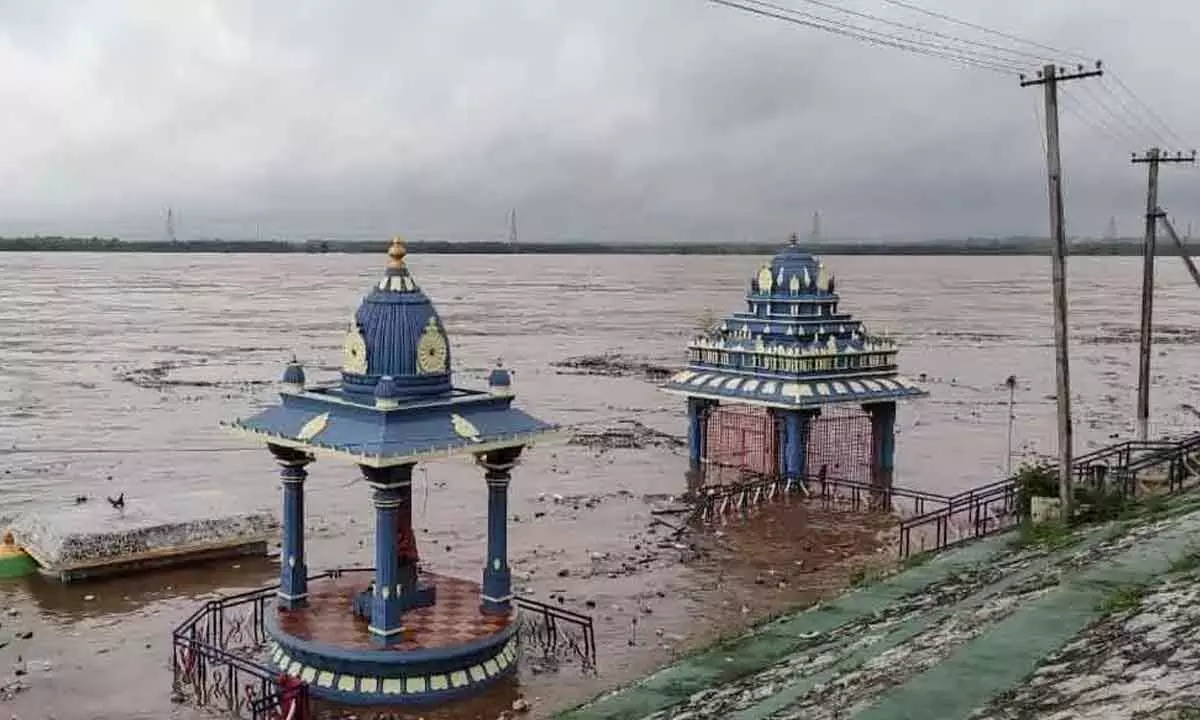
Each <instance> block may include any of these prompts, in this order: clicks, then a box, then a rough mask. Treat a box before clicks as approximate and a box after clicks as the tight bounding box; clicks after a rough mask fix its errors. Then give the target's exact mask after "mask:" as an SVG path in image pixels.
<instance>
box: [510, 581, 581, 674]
mask: <svg viewBox="0 0 1200 720" xmlns="http://www.w3.org/2000/svg"><path fill="white" fill-rule="evenodd" d="M513 602H515V603H516V604H517V607H519V608H520V609H521V610H522V611H524V612H522V613H520V615H519V616H518V619H517V622H518V623H519V624H520V625H519V628H518V633H519V635H520V637H521V639H522V640H523V641H525V642H527V643H531V644H533V645H536V646H537V647H538V648H540V649H541V651H542V653H543V656H544V657H558V656H560V655H561V654H563V653H566V654H568V655H572V656H574V657H575V658H576V659H577V660H579V661H580V662H581V663H582V665H583V669H584V670H585V671H586V672H592V673H595V672H596V628H595V626H594V625H593V623H592V618H591V617H590V616H588V615H583V614H580V613H577V612H572V611H570V610H567V609H565V608H561V607H556V606H554V605H549V604H547V603H544V602H541V601H539V600H534V599H533V598H530V597H524V596H521V595H518V596H516V597H515V598H513Z"/></svg>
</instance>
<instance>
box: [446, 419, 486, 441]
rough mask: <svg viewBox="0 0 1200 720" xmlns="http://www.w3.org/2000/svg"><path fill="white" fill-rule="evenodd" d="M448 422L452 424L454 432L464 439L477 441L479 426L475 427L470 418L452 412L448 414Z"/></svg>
mask: <svg viewBox="0 0 1200 720" xmlns="http://www.w3.org/2000/svg"><path fill="white" fill-rule="evenodd" d="M450 423H451V424H452V425H453V426H454V433H455V434H456V435H458V436H459V437H460V438H463V439H464V440H470V441H471V442H479V441H480V437H479V428H477V427H475V426H474V425H473V424H472V423H471V421H470V420H468V419H466V418H465V417H463V416H462V415H459V414H458V413H453V414H452V415H451V416H450Z"/></svg>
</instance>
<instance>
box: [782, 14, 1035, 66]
mask: <svg viewBox="0 0 1200 720" xmlns="http://www.w3.org/2000/svg"><path fill="white" fill-rule="evenodd" d="M803 2H806V3H809V4H810V5H817V6H819V7H823V8H826V9H829V10H833V11H835V12H840V13H845V14H847V15H853V16H855V17H860V18H864V19H866V20H870V21H872V22H878V23H883V24H885V25H891V26H893V27H898V28H901V29H904V30H911V31H913V32H918V33H923V34H925V35H930V36H933V37H939V38H942V39H945V40H950V41H952V42H957V43H962V44H965V45H975V46H977V47H983V48H988V49H991V50H999V51H1000V52H1003V53H1008V54H1010V55H1017V56H1020V57H1024V58H1026V59H1027V60H1037V61H1039V62H1044V61H1046V60H1047V59H1048V58H1047V57H1046V56H1044V55H1035V54H1033V53H1027V52H1025V51H1023V50H1014V49H1012V48H1006V47H1003V46H1000V45H994V44H992V43H986V42H982V41H979V40H970V39H967V38H961V37H956V36H954V35H949V34H946V33H942V32H938V31H936V30H929V29H928V28H922V27H917V26H915V25H908V24H905V23H901V22H896V21H894V20H888V19H886V18H881V17H878V16H875V15H871V14H870V13H865V12H859V11H857V10H850V9H847V8H842V7H838V6H837V5H833V4H830V3H827V2H822V0H803ZM980 56H981V57H993V58H995V59H997V60H998V61H1001V62H1006V63H1011V62H1014V60H1013V58H1005V57H997V56H988V55H984V54H982V53H980ZM1050 59H1053V58H1050ZM1027 60H1026V61H1027ZM1022 62H1025V61H1022Z"/></svg>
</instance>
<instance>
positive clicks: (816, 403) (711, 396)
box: [658, 385, 929, 410]
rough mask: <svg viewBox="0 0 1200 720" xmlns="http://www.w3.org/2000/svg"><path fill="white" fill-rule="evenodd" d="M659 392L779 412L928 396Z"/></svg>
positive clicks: (668, 389) (918, 393)
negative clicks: (767, 397) (788, 398)
mask: <svg viewBox="0 0 1200 720" xmlns="http://www.w3.org/2000/svg"><path fill="white" fill-rule="evenodd" d="M658 389H659V390H660V391H661V392H665V393H667V394H669V395H678V396H680V397H694V398H702V399H705V400H716V401H718V402H726V403H733V404H737V405H752V406H755V407H766V408H777V409H780V410H820V409H821V408H823V407H832V406H834V405H870V404H872V403H880V402H895V401H897V400H916V399H918V398H922V397H926V396H927V395H929V393H928V392H925V391H924V390H921V391H916V392H910V393H908V394H904V395H879V396H875V397H835V396H821V397H811V398H803V399H801V400H797V401H796V402H788V401H786V400H765V399H760V398H753V397H734V396H730V395H721V394H720V393H709V392H704V391H696V390H685V389H683V388H675V387H668V386H665V385H664V386H660V387H659V388H658Z"/></svg>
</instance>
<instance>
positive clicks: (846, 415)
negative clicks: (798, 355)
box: [704, 405, 871, 483]
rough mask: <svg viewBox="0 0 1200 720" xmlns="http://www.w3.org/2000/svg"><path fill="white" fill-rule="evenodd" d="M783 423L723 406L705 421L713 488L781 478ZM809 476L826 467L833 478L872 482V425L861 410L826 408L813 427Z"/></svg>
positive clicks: (762, 412) (763, 413) (760, 411)
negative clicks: (756, 477) (757, 477)
mask: <svg viewBox="0 0 1200 720" xmlns="http://www.w3.org/2000/svg"><path fill="white" fill-rule="evenodd" d="M779 425H780V421H778V420H776V418H775V417H774V416H773V415H772V414H771V413H770V412H769V411H768V410H767V409H766V408H761V407H754V406H747V405H718V406H716V407H714V408H711V409H710V410H709V411H708V417H707V418H705V428H706V431H707V432H706V435H707V442H706V443H705V448H704V460H705V465H706V468H705V470H706V474H707V475H708V480H709V482H713V481H716V482H717V483H722V482H727V481H730V480H736V479H738V478H741V477H743V476H744V475H746V474H756V475H769V476H774V475H777V474H778V473H779V472H780V467H779V446H780V443H781V438H780V427H779ZM807 455H808V474H809V475H816V474H818V473H819V472H820V470H821V467H822V466H824V467H825V468H826V472H827V473H828V475H829V477H831V478H838V479H842V480H853V481H857V482H863V483H866V482H870V479H871V419H870V417H869V416H868V415H867V414H866V412H864V411H863V410H861V409H860V408H857V407H854V408H825V409H824V410H823V411H822V413H821V415H820V416H818V417H817V418H815V419H814V420H813V421H812V422H811V423H810V424H809V430H808V454H807Z"/></svg>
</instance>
